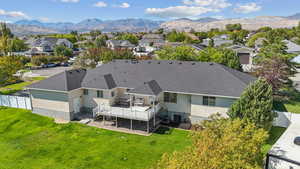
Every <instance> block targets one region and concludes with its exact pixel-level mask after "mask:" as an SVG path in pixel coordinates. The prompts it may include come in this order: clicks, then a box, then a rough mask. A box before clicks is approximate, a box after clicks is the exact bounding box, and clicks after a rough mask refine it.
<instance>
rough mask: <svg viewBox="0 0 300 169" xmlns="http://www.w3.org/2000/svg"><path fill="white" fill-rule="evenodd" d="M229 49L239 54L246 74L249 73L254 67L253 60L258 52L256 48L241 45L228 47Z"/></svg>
mask: <svg viewBox="0 0 300 169" xmlns="http://www.w3.org/2000/svg"><path fill="white" fill-rule="evenodd" d="M227 48H228V49H232V50H233V51H235V52H236V53H237V55H238V56H239V58H240V63H241V65H242V67H243V70H244V71H245V72H249V71H251V70H252V68H253V67H254V64H253V59H254V57H255V56H256V52H255V49H254V48H249V47H246V46H241V45H232V46H229V47H227Z"/></svg>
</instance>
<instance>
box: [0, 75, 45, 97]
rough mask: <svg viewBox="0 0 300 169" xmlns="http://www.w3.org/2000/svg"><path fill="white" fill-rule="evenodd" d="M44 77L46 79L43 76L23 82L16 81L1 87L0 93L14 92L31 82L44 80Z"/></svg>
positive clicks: (8, 93)
mask: <svg viewBox="0 0 300 169" xmlns="http://www.w3.org/2000/svg"><path fill="white" fill-rule="evenodd" d="M44 79H46V78H45V77H34V78H32V79H31V80H29V81H24V82H20V83H16V84H12V85H7V86H4V87H1V88H0V94H2V95H10V94H13V93H16V92H18V91H21V90H23V89H24V87H26V86H28V85H31V84H32V83H35V82H38V81H40V80H44Z"/></svg>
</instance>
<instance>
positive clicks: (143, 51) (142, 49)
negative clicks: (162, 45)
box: [133, 46, 156, 57]
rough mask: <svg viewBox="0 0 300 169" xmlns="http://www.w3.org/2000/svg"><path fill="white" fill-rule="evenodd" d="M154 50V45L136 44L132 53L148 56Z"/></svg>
mask: <svg viewBox="0 0 300 169" xmlns="http://www.w3.org/2000/svg"><path fill="white" fill-rule="evenodd" d="M155 50H156V48H155V47H151V46H137V47H135V48H134V49H133V54H134V55H135V56H139V57H140V56H150V55H152V54H153V52H154V51H155Z"/></svg>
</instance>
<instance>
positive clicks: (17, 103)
mask: <svg viewBox="0 0 300 169" xmlns="http://www.w3.org/2000/svg"><path fill="white" fill-rule="evenodd" d="M15 98H16V101H17V108H20V107H19V101H18V97H17V96H15Z"/></svg>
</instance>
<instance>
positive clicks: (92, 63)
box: [75, 48, 135, 69]
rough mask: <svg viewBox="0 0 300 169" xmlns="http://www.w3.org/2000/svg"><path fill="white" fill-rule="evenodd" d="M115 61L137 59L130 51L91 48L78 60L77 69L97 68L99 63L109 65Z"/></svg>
mask: <svg viewBox="0 0 300 169" xmlns="http://www.w3.org/2000/svg"><path fill="white" fill-rule="evenodd" d="M113 59H135V57H134V55H133V53H132V52H131V51H130V50H125V49H117V50H111V49H108V48H89V49H88V50H86V51H85V53H84V54H83V55H81V56H79V57H78V58H77V60H76V62H75V67H81V68H88V69H89V68H95V67H96V66H97V64H98V62H100V61H101V62H103V63H107V62H110V61H112V60H113Z"/></svg>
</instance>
